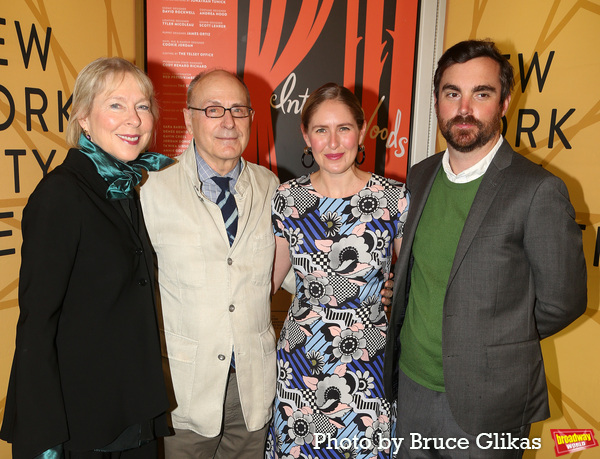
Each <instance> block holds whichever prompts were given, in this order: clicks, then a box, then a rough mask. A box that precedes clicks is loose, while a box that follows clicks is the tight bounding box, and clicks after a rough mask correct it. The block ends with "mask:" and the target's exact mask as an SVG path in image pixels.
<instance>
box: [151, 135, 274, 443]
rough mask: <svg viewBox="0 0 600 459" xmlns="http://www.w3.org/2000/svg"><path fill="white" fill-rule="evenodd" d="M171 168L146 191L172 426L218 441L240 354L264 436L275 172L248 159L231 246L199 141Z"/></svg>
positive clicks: (243, 389)
mask: <svg viewBox="0 0 600 459" xmlns="http://www.w3.org/2000/svg"><path fill="white" fill-rule="evenodd" d="M178 159H179V161H178V162H177V163H176V164H174V165H173V166H171V167H169V168H167V169H165V170H163V171H161V172H160V173H154V172H151V173H150V174H149V178H148V180H147V181H146V183H144V184H143V185H142V187H141V192H140V194H141V200H142V206H143V210H144V216H145V220H146V226H147V228H148V233H149V235H150V240H151V242H152V245H153V247H154V250H155V251H156V255H157V259H158V281H159V286H160V297H161V298H160V299H161V304H162V306H161V307H162V320H163V328H164V336H165V341H166V348H164V349H163V356H164V357H166V359H165V366H166V367H168V376H170V378H171V379H172V382H173V388H174V393H175V400H176V408H175V409H174V411H173V413H172V418H173V426H174V427H175V428H178V429H187V430H193V431H194V432H197V433H199V434H201V435H203V436H207V437H214V436H216V435H218V434H219V431H220V429H221V419H222V417H223V401H224V397H225V387H226V384H227V379H228V373H229V362H230V357H231V352H232V349H235V361H236V375H237V379H238V385H239V391H240V400H241V405H242V410H243V413H244V420H245V422H246V427H247V428H248V430H250V431H255V430H258V429H261V428H262V427H264V426H265V424H266V423H267V422H268V421H269V419H270V417H271V405H272V403H273V399H274V397H275V381H276V370H275V333H274V331H273V326H272V325H271V318H270V312H271V311H270V292H271V270H272V266H273V257H274V250H275V242H274V237H273V230H272V226H271V197H272V195H273V193H274V191H275V189H276V187H277V186H278V179H277V177H276V176H275V175H274V174H273V173H272V172H271V171H269V170H268V169H266V168H264V167H262V166H257V165H256V164H252V163H248V162H246V161H245V160H242V172H241V173H240V176H239V179H238V181H237V184H236V187H235V189H236V192H237V193H236V195H235V199H236V203H237V206H238V213H239V221H238V230H237V236H236V239H235V242H234V244H233V246H231V247H230V246H229V243H228V240H227V234H226V232H225V225H224V223H223V218H222V216H221V211H220V209H219V207H218V206H217V205H216V204H215V203H213V202H211V201H210V200H209V199H208V198H206V196H205V195H203V194H202V192H201V184H200V180H199V179H198V174H197V170H196V158H195V152H194V145H193V142H191V143H190V145H189V146H188V148H187V150H186V151H185V152H184V153H183V154H182V155H181V156H180V157H179V158H178Z"/></svg>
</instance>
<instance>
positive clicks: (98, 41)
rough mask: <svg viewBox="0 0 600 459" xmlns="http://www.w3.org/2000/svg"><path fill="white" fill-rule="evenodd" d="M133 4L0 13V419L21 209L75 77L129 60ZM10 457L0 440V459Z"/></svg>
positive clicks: (48, 160) (7, 6)
mask: <svg viewBox="0 0 600 459" xmlns="http://www.w3.org/2000/svg"><path fill="white" fill-rule="evenodd" d="M135 5H136V1H135V0H86V1H81V0H60V1H54V0H53V1H50V0H47V1H43V0H18V1H17V0H12V1H4V2H3V4H2V8H1V9H0V146H1V149H2V151H0V418H1V417H2V415H3V412H4V403H5V397H6V390H7V386H8V377H9V373H10V365H11V362H12V356H13V352H14V343H15V324H16V322H17V317H18V306H17V285H18V271H19V264H20V258H19V254H20V247H21V231H20V230H21V215H22V211H23V207H24V206H25V203H26V202H27V197H28V196H29V194H30V193H31V192H32V191H33V189H34V188H35V186H36V185H37V183H38V182H39V181H40V179H41V178H42V176H43V173H44V172H43V170H44V169H46V170H48V169H50V170H51V169H52V168H54V167H55V166H56V165H58V164H60V163H61V162H62V161H63V160H64V158H65V156H66V152H67V146H66V143H65V141H64V129H65V128H66V122H67V119H66V117H65V116H64V114H63V113H64V112H65V111H68V110H69V108H70V104H69V98H70V96H71V92H72V90H73V83H74V81H75V77H76V76H77V73H79V71H80V70H81V69H82V68H83V67H84V66H85V65H86V64H88V63H89V62H91V61H92V60H94V59H95V58H97V57H101V56H121V57H124V58H125V59H127V60H130V61H132V62H134V61H135V59H134V58H135V56H136V47H135V44H136V40H135V38H136V27H135V21H136V14H135V13H136V11H135ZM53 152H54V153H53ZM10 457H11V453H10V445H8V444H7V443H5V442H3V441H0V458H2V459H7V458H10Z"/></svg>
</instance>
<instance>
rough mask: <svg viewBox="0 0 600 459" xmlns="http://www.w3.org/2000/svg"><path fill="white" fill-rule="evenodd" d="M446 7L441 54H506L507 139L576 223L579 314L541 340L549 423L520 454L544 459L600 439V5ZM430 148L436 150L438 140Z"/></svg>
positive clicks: (506, 0)
mask: <svg viewBox="0 0 600 459" xmlns="http://www.w3.org/2000/svg"><path fill="white" fill-rule="evenodd" d="M446 8H447V9H446V26H445V37H444V49H446V48H448V47H450V46H452V45H453V44H454V43H457V42H459V41H462V40H466V39H471V38H478V39H483V38H490V39H492V40H493V41H495V42H496V44H497V45H498V47H499V48H500V49H501V51H502V52H503V53H504V54H509V55H510V58H509V60H510V62H511V63H512V64H513V66H514V68H515V71H516V74H517V78H516V85H515V89H514V92H513V98H512V102H511V107H510V109H509V112H508V114H507V120H508V130H507V134H506V138H507V140H508V141H509V142H510V143H511V145H513V147H515V149H516V150H517V151H518V152H519V153H521V154H523V155H524V156H526V157H528V158H529V159H531V160H532V161H535V162H537V163H539V164H542V165H543V166H544V167H545V168H546V169H548V170H549V171H551V172H552V173H554V174H556V175H558V176H559V177H561V178H562V179H563V180H564V181H565V182H566V184H567V186H568V188H569V193H570V195H571V201H572V202H573V205H574V207H575V210H576V212H577V221H578V223H580V224H582V225H585V230H583V233H582V234H583V242H584V251H585V256H586V260H587V268H588V296H589V301H588V309H587V312H586V313H585V315H584V316H583V317H581V318H580V319H578V320H577V321H576V322H575V323H574V324H572V325H571V326H570V327H568V328H567V329H566V330H564V331H563V332H561V333H559V334H558V335H556V336H554V337H552V338H549V339H546V340H544V341H543V344H542V349H543V352H544V361H545V364H546V372H547V376H548V388H549V392H550V411H551V415H552V417H551V418H550V419H549V420H547V421H544V422H540V423H537V424H535V425H534V426H532V432H531V436H532V437H541V438H542V448H541V449H540V450H539V451H537V452H535V453H534V452H527V453H526V454H525V456H524V457H525V458H532V457H537V458H552V457H556V456H555V453H554V441H553V440H552V438H551V436H550V429H569V428H574V429H589V428H592V429H594V432H595V434H596V438H598V436H599V435H600V365H598V354H597V353H598V344H599V343H598V336H599V335H600V314H599V313H598V305H599V296H598V290H599V289H598V286H599V282H598V280H599V279H598V270H599V269H600V268H598V267H597V266H593V259H594V250H595V244H596V234H597V231H598V225H599V223H600V192H599V191H598V179H599V178H600V167H599V166H600V155H598V130H599V128H600V89H599V88H600V85H599V84H598V75H599V74H600V54H599V53H598V45H599V44H600V1H598V0H596V1H577V0H560V1H559V0H552V1H550V0H527V1H523V0H502V1H499V0H496V1H493V0H490V1H485V0H447V3H446ZM536 62H537V64H536ZM520 63H521V64H520ZM532 68H533V70H532V71H531V73H530V70H531V69H532ZM538 69H539V70H538ZM523 90H524V92H523ZM536 124H537V126H536ZM438 139H439V136H438ZM438 146H439V148H438V149H437V150H438V151H439V150H441V149H443V148H445V144H444V143H443V141H440V140H439V141H438ZM578 456H581V457H583V458H587V457H590V458H593V457H600V447H597V448H594V449H590V450H587V451H583V452H580V453H574V454H572V455H571V456H569V457H573V458H576V457H578Z"/></svg>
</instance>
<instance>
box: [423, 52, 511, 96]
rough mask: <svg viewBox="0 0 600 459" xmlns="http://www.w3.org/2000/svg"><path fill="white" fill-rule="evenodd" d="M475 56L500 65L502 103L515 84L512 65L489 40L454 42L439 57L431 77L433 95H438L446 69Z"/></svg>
mask: <svg viewBox="0 0 600 459" xmlns="http://www.w3.org/2000/svg"><path fill="white" fill-rule="evenodd" d="M477 57H489V58H490V59H493V60H495V61H496V62H498V64H499V65H500V85H501V92H500V96H501V97H500V99H501V100H500V103H501V104H502V103H503V102H504V101H505V100H506V98H507V97H508V96H509V95H510V93H511V91H512V88H513V86H514V84H515V77H514V75H513V67H512V65H511V64H510V62H508V59H506V57H504V56H503V55H502V53H501V52H500V50H499V49H498V48H497V47H496V44H495V43H494V42H493V41H490V40H465V41H461V42H460V43H457V44H455V45H454V46H452V47H451V48H449V49H448V50H446V52H445V53H444V54H442V57H440V60H439V61H438V67H437V69H436V71H435V76H434V77H433V90H434V93H435V97H436V98H437V97H438V96H439V90H440V81H441V80H442V75H443V74H444V72H445V71H446V69H447V68H448V67H450V66H452V65H454V64H464V63H465V62H467V61H470V60H471V59H475V58H477Z"/></svg>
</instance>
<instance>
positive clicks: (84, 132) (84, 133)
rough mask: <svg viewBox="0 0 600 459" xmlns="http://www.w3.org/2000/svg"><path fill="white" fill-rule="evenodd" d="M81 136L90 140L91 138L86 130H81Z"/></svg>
mask: <svg viewBox="0 0 600 459" xmlns="http://www.w3.org/2000/svg"><path fill="white" fill-rule="evenodd" d="M82 129H83V128H82ZM83 135H84V136H85V138H86V139H88V140H92V136H91V135H90V133H89V132H88V131H87V130H86V129H83Z"/></svg>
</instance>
